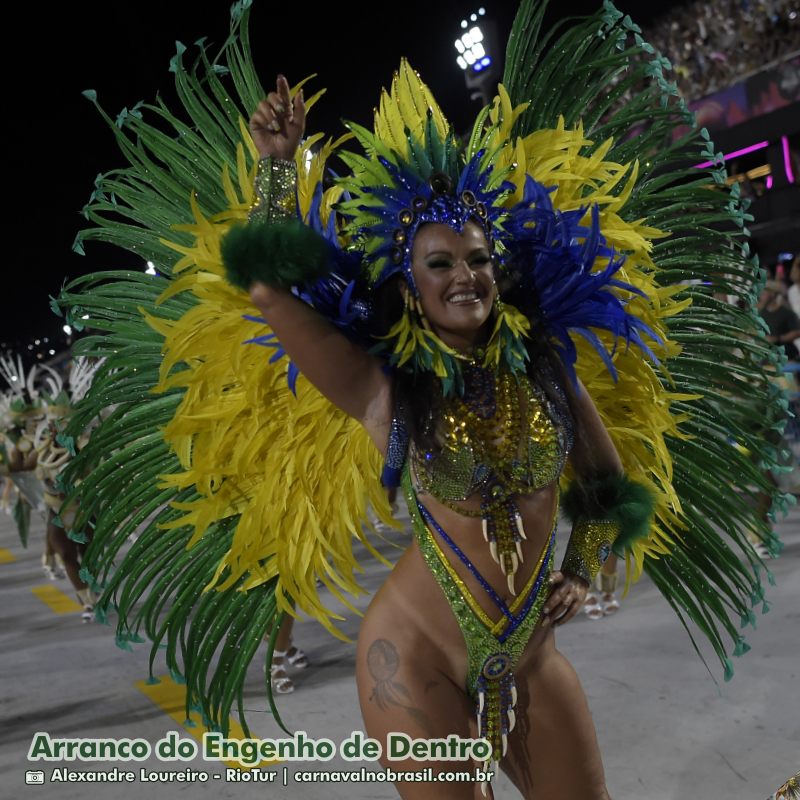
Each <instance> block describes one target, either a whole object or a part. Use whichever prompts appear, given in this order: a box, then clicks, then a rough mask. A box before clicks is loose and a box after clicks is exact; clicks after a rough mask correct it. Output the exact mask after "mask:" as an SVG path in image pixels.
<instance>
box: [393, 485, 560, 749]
mask: <svg viewBox="0 0 800 800" xmlns="http://www.w3.org/2000/svg"><path fill="white" fill-rule="evenodd" d="M403 488H404V490H405V494H406V501H407V503H408V509H409V513H410V515H411V522H412V526H413V528H414V533H415V535H416V537H417V541H418V543H419V547H420V550H421V551H422V556H423V558H424V559H425V563H426V564H427V565H428V568H429V569H430V570H431V572H432V573H433V576H434V578H435V579H436V582H437V583H438V584H439V586H440V588H441V589H442V592H443V593H444V596H445V597H446V598H447V602H448V603H449V605H450V608H451V609H452V610H453V614H454V615H455V618H456V620H457V621H458V625H459V627H460V628H461V632H462V634H463V636H464V642H465V644H466V648H467V658H468V667H467V685H466V687H465V688H466V691H467V693H468V694H469V695H470V697H472V699H473V700H474V701H475V703H476V705H477V720H478V736H479V737H484V738H486V739H487V740H488V741H489V743H490V744H491V746H492V759H493V760H495V761H497V760H499V759H500V758H501V757H502V756H504V755H505V752H506V748H507V736H508V734H509V733H510V732H511V731H512V730H513V729H514V724H515V721H516V717H515V712H514V708H515V706H516V702H517V690H516V686H515V681H514V673H513V670H514V667H515V666H516V664H517V662H518V661H519V659H520V657H521V655H522V653H523V651H524V650H525V646H526V645H527V644H528V641H529V639H530V637H531V635H532V634H533V631H534V629H535V628H536V624H537V623H538V621H539V619H540V617H541V613H542V608H543V606H544V603H545V600H546V599H547V591H546V589H547V587H548V586H549V583H548V580H547V578H548V576H549V575H550V572H551V570H552V565H553V555H554V551H555V533H556V532H555V526H554V527H553V531H552V533H551V535H550V539H549V541H548V543H547V545H545V547H544V549H543V551H542V553H541V555H540V557H539V560H538V563H537V564H536V567H535V568H534V570H533V573H532V574H531V577H530V578H529V580H528V582H527V584H526V585H525V587H524V589H523V590H522V591H521V592H520V593H519V594H518V595H517V596H516V597H515V598H514V600H513V602H512V603H511V604H507V603H506V602H505V601H504V600H503V599H502V598H501V597H500V596H499V595H498V594H497V592H496V591H495V590H494V589H493V588H492V586H491V585H490V584H489V583H488V581H486V579H485V578H484V577H483V576H482V575H481V574H480V573H479V572H478V570H477V569H476V568H475V566H474V565H473V564H472V562H471V561H470V560H469V558H468V557H467V556H466V554H465V553H463V551H462V550H461V549H460V548H459V547H458V545H457V544H456V543H455V542H454V541H453V540H452V539H451V538H450V537H449V536H448V534H447V533H446V532H445V531H444V530H443V529H442V528H441V526H440V525H439V524H438V523H437V522H436V520H435V519H434V518H433V516H432V515H431V513H430V512H429V511H428V509H427V508H425V506H424V505H423V504H422V503H421V502H420V501H419V498H418V497H417V495H416V492H415V491H414V489H413V486H412V485H411V479H410V474H409V472H408V470H406V471H405V474H404V479H403ZM431 529H433V530H434V531H436V533H438V534H439V536H440V537H441V539H442V540H443V541H444V542H445V544H446V545H447V546H448V547H449V548H450V549H451V550H452V551H453V552H454V553H455V554H456V556H457V557H458V558H459V560H460V561H462V563H464V564H465V565H466V567H467V568H468V569H469V570H470V572H471V573H472V574H473V575H474V576H475V578H476V579H477V580H478V582H479V583H480V584H481V586H482V587H483V589H484V590H485V591H486V593H487V594H488V595H489V597H490V598H491V599H492V602H493V603H494V605H495V606H497V608H498V610H499V611H500V614H501V616H500V619H498V620H497V621H496V622H493V621H492V620H491V619H490V618H489V615H488V614H487V613H486V612H485V611H484V610H483V609H482V608H481V606H480V604H479V603H478V602H477V600H476V599H475V597H474V596H473V595H472V593H471V592H470V591H469V589H468V588H467V586H466V585H465V583H464V581H463V580H462V579H461V578H460V577H459V575H458V573H457V572H456V571H455V569H454V568H453V566H452V564H451V563H450V562H449V561H448V559H447V557H446V556H445V554H444V552H443V551H442V548H441V547H440V546H439V543H438V542H437V541H436V538H435V537H434V536H433V534H432V532H431Z"/></svg>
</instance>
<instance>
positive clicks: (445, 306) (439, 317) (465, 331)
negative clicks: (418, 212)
mask: <svg viewBox="0 0 800 800" xmlns="http://www.w3.org/2000/svg"><path fill="white" fill-rule="evenodd" d="M411 274H412V275H413V276H414V282H415V283H416V285H417V290H418V291H419V296H420V301H421V303H422V310H423V312H424V314H425V316H426V317H427V319H428V322H430V324H431V327H432V328H433V330H434V332H435V333H436V334H437V336H439V338H440V339H441V340H442V341H443V342H444V343H445V344H447V345H449V346H450V347H453V348H456V349H459V350H467V349H469V348H470V347H472V346H473V345H475V344H477V343H478V342H479V341H480V339H479V336H480V333H481V329H482V328H483V326H484V323H485V322H486V321H487V320H488V319H489V316H490V315H491V313H492V304H493V303H494V298H495V292H496V289H495V285H494V269H493V265H492V258H491V254H490V252H489V245H488V243H487V241H486V236H485V235H484V233H483V231H482V230H481V228H480V226H479V225H477V224H476V223H474V222H468V223H467V224H466V225H465V226H464V230H463V231H462V232H461V233H458V232H457V231H455V230H453V229H452V228H451V227H450V226H449V225H441V224H439V223H433V222H432V223H429V224H427V225H424V226H422V227H421V228H420V229H419V230H418V231H417V234H416V236H415V237H414V244H413V246H412V248H411Z"/></svg>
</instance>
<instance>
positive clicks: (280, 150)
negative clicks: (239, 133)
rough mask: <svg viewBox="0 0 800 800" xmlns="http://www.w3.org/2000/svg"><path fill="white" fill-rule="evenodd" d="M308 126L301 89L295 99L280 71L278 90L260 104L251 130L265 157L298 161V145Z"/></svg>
mask: <svg viewBox="0 0 800 800" xmlns="http://www.w3.org/2000/svg"><path fill="white" fill-rule="evenodd" d="M305 129H306V104H305V102H304V100H303V90H302V89H301V90H300V91H299V92H298V93H297V94H296V95H295V96H294V99H293V98H292V97H291V95H290V94H289V83H288V81H287V80H286V78H285V77H284V76H283V75H278V80H277V82H276V85H275V91H274V92H270V93H269V94H268V95H267V97H266V98H265V99H264V100H262V101H261V102H260V103H259V104H258V108H257V109H256V110H255V111H254V112H253V116H252V117H250V133H251V134H252V136H253V142H254V143H255V145H256V149H257V150H258V153H259V155H260V156H261V158H265V157H266V156H272V157H273V158H282V159H284V160H285V161H294V154H295V152H296V151H297V146H298V145H299V144H300V140H301V139H302V138H303V133H304V131H305Z"/></svg>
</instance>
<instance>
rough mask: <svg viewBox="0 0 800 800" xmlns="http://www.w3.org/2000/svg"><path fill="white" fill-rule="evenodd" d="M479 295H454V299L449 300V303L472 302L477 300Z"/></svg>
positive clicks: (475, 293) (467, 293) (466, 293)
mask: <svg viewBox="0 0 800 800" xmlns="http://www.w3.org/2000/svg"><path fill="white" fill-rule="evenodd" d="M477 299H478V293H477V292H465V293H463V294H454V295H453V296H452V297H450V298H448V302H449V303H464V302H468V301H470V300H477Z"/></svg>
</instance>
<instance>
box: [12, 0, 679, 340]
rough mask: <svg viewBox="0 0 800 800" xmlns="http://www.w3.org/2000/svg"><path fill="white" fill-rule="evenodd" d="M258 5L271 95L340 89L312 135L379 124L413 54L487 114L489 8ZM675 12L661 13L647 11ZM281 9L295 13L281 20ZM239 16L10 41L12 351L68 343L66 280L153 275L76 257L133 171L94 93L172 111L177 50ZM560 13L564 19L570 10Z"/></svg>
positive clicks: (137, 10) (118, 261)
mask: <svg viewBox="0 0 800 800" xmlns="http://www.w3.org/2000/svg"><path fill="white" fill-rule="evenodd" d="M599 2H600V0H596V2H577V3H572V4H571V5H570V12H571V13H576V12H580V11H584V12H586V11H589V10H592V9H594V8H596V7H597V5H599ZM254 5H255V8H254V9H253V12H252V16H251V40H252V43H253V51H254V54H255V59H256V65H257V67H258V69H259V72H260V74H261V75H262V76H263V77H262V80H263V82H264V83H265V85H267V84H268V83H269V82H270V81H272V80H274V75H275V74H276V73H277V72H279V71H282V72H284V73H285V74H286V75H287V76H288V78H289V79H290V81H296V80H298V79H300V77H302V76H305V75H308V74H310V73H312V72H317V73H318V75H319V77H318V78H317V79H316V80H315V81H314V83H313V86H314V87H315V88H319V87H323V86H324V87H327V88H328V94H327V95H326V96H325V97H324V98H323V100H322V101H321V102H320V103H319V104H318V105H317V106H316V107H315V109H314V110H313V112H312V114H311V116H310V119H309V124H308V128H307V129H308V132H310V133H313V132H315V131H318V130H322V131H325V132H326V133H328V134H340V133H341V132H342V131H343V129H342V127H341V123H340V122H339V120H340V119H341V118H343V117H346V118H348V119H353V120H355V121H358V122H362V123H365V124H369V122H370V119H371V110H372V107H373V105H374V104H375V103H376V101H377V99H378V97H379V92H380V89H381V87H382V86H384V85H387V84H388V83H389V82H390V80H391V76H392V72H393V70H394V69H395V68H396V67H397V65H398V63H399V60H400V57H401V56H406V57H408V58H409V59H410V61H411V63H412V65H413V66H414V67H415V68H416V69H417V70H418V71H419V72H420V73H421V74H422V77H423V79H424V80H425V81H426V82H427V83H428V84H429V86H430V87H431V88H432V90H433V92H434V94H435V96H436V97H437V99H438V100H439V102H440V104H441V105H442V107H443V109H444V111H445V113H446V114H447V116H448V118H449V119H450V120H451V122H453V123H454V125H455V126H456V128H457V130H462V129H464V128H465V127H466V126H467V125H468V124H469V123H470V122H471V119H472V118H473V117H474V114H475V113H476V112H477V110H478V103H477V102H476V101H471V100H470V99H469V92H468V90H467V89H466V87H465V85H464V79H463V74H462V72H461V70H460V69H459V68H458V66H457V65H456V64H455V55H456V54H455V49H454V47H453V41H454V40H455V38H456V36H457V34H458V33H459V23H460V20H461V19H462V17H464V16H466V15H468V14H469V13H471V12H473V11H476V10H477V8H478V6H479V3H478V2H462V0H427V2H418V0H403V1H402V2H392V3H381V2H373V3H362V2H346V3H338V2H337V3H329V4H328V5H329V8H330V10H329V11H326V12H322V11H319V10H316V9H319V8H320V7H321V3H320V2H319V0H315V1H314V2H313V3H312V2H308V3H299V2H298V3H282V4H278V3H275V2H271V1H267V0H256V2H255V4H254ZM482 5H483V6H484V7H485V8H486V12H487V13H486V17H487V19H489V18H491V19H493V20H494V21H495V23H496V25H497V29H498V38H499V40H500V41H501V42H502V43H504V42H505V40H506V37H507V33H508V30H509V29H510V27H511V22H512V20H513V16H514V13H515V11H516V7H517V3H516V2H511V1H509V2H498V1H497V0H495V1H494V2H492V0H485V2H483V3H482ZM617 5H618V6H619V7H620V9H621V10H623V11H626V12H630V13H631V14H632V15H633V16H634V18H635V19H636V20H637V21H639V22H640V24H641V23H642V22H646V21H647V20H646V19H643V18H642V14H641V10H640V9H641V4H634V3H632V2H627V3H618V4H617ZM634 5H638V6H639V8H637V9H634ZM669 5H670V4H669V3H665V2H658V3H657V2H652V3H649V4H647V13H648V15H653V14H655V13H657V12H658V11H659V9H663V8H665V7H666V6H669ZM672 5H675V4H674V3H673V4H672ZM277 6H280V8H282V9H285V10H282V11H275V8H276V7H277ZM229 7H230V6H229V4H228V3H227V2H224V0H217V1H216V2H213V3H211V2H209V3H198V2H193V3H188V2H185V1H184V0H161V1H160V2H155V0H137V2H129V1H128V0H117V1H116V2H103V3H100V2H82V3H74V4H69V5H68V6H67V5H65V6H61V7H60V6H58V5H53V6H49V7H47V8H48V10H45V6H42V5H41V4H36V3H28V4H25V5H23V6H17V7H16V8H17V11H16V12H15V15H16V16H17V19H18V22H17V23H16V25H15V27H14V29H13V30H12V29H11V28H10V27H7V29H6V39H9V38H10V37H17V38H18V40H19V41H18V47H19V48H20V49H18V48H17V47H15V48H14V49H15V51H17V52H25V53H26V56H25V58H21V57H20V58H19V60H17V61H15V62H13V63H9V62H6V68H5V70H4V79H5V80H4V90H5V91H4V93H3V94H4V99H5V105H4V114H3V116H4V123H5V128H6V131H5V133H6V141H7V150H6V164H5V167H6V169H5V176H6V180H7V197H6V204H5V205H6V212H5V221H6V226H5V233H6V237H5V240H6V242H7V243H10V245H11V247H10V253H9V254H8V256H9V257H8V260H7V263H6V269H5V274H6V275H7V276H8V278H9V280H7V282H6V285H5V288H4V291H3V301H4V302H3V306H4V314H3V318H2V323H0V347H2V346H3V345H5V347H7V348H11V349H20V350H22V349H25V348H26V347H27V345H28V343H29V342H32V340H33V338H34V337H42V338H43V337H44V336H48V337H50V338H51V339H54V338H55V337H57V336H58V335H59V334H60V331H61V324H62V323H63V321H62V320H58V319H57V318H55V317H54V316H53V315H52V314H51V313H50V311H49V305H48V295H51V294H52V295H55V294H57V293H58V291H59V288H60V287H61V285H62V283H63V282H64V280H65V279H67V278H71V277H76V276H78V275H80V274H84V273H87V272H93V271H96V270H104V269H117V268H120V267H136V268H140V267H142V266H143V265H141V264H139V262H138V260H137V259H136V258H135V257H134V256H132V255H130V254H128V253H125V252H123V251H119V250H116V249H114V248H111V247H110V246H106V245H102V244H97V243H93V242H89V243H88V244H87V254H86V256H83V257H81V256H79V255H77V254H75V253H73V252H72V249H71V248H72V242H73V240H74V238H75V235H76V233H77V231H78V230H80V228H81V227H83V225H84V224H85V221H84V220H83V218H82V217H81V216H80V210H81V208H82V206H83V205H84V204H85V203H86V201H87V200H88V198H89V195H90V193H91V191H92V188H93V182H94V178H95V176H96V175H97V174H98V173H99V172H105V171H108V170H109V169H112V168H114V167H119V166H123V160H122V158H121V156H120V154H119V152H118V151H117V149H116V144H115V143H114V141H113V136H112V134H111V132H110V131H109V130H108V128H107V127H106V125H105V123H104V122H103V120H102V119H101V118H100V115H99V114H98V113H97V111H96V110H95V108H94V107H93V105H92V104H91V103H90V102H88V101H87V100H86V99H84V98H83V97H82V96H81V92H82V91H83V90H85V89H94V90H96V91H97V95H98V99H99V102H100V104H101V105H102V106H103V108H104V109H105V110H106V111H107V112H108V113H109V114H110V115H111V116H112V117H115V116H116V115H117V113H118V112H119V111H120V109H122V108H123V107H131V106H133V105H134V104H135V103H136V102H137V101H139V100H145V101H148V102H150V101H152V100H153V99H154V98H155V96H156V94H157V93H159V92H160V93H161V94H162V96H163V97H164V98H165V99H167V101H168V102H170V103H172V102H173V101H174V94H173V92H172V90H171V85H172V75H171V74H170V73H169V72H168V65H169V60H170V58H171V57H172V56H173V55H174V53H175V41H176V40H180V41H182V42H183V43H184V44H186V45H187V46H191V44H192V43H193V42H195V41H196V40H197V39H199V38H200V37H202V36H206V37H207V38H208V40H209V41H210V42H212V43H217V44H220V43H221V42H222V41H223V40H224V38H225V36H226V35H227V32H228V26H229V13H228V10H229ZM554 7H555V9H556V10H557V11H560V12H561V13H563V10H564V4H561V3H558V4H554ZM311 8H314V9H315V10H314V11H313V12H312V11H311ZM50 9H53V10H52V11H51V10H50ZM67 11H68V12H69V13H67ZM555 16H556V14H555V12H554V13H553V17H555ZM23 47H25V48H27V50H23V49H21V48H23ZM212 51H213V48H212ZM187 55H188V54H187ZM20 76H22V77H20ZM307 93H308V92H307ZM55 346H56V347H58V342H56V343H55ZM3 349H5V348H3Z"/></svg>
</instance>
